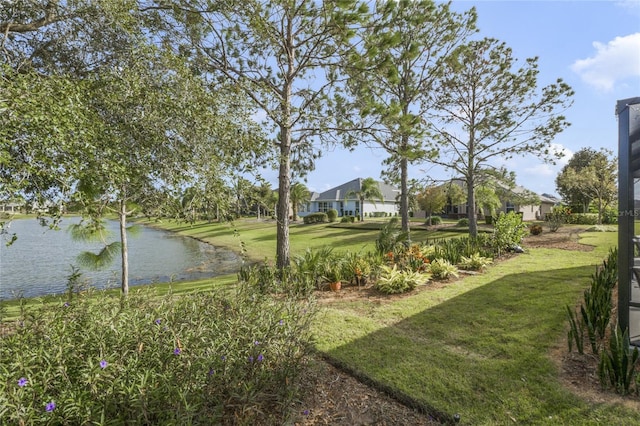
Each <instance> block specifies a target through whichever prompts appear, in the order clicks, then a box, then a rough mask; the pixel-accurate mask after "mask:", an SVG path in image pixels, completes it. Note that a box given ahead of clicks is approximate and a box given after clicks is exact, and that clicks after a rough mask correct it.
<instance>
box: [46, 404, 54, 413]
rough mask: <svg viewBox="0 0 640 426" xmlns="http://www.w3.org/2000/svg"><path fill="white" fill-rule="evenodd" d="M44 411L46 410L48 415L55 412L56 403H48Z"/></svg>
mask: <svg viewBox="0 0 640 426" xmlns="http://www.w3.org/2000/svg"><path fill="white" fill-rule="evenodd" d="M44 409H45V410H46V411H47V412H48V413H50V412H51V411H53V410H55V409H56V403H55V402H53V401H51V402H48V403H47V405H46V406H45V407H44Z"/></svg>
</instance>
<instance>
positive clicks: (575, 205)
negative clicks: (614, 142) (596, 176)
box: [556, 147, 607, 213]
mask: <svg viewBox="0 0 640 426" xmlns="http://www.w3.org/2000/svg"><path fill="white" fill-rule="evenodd" d="M601 155H604V156H605V157H606V156H607V154H606V153H603V152H598V151H596V150H595V149H593V148H589V147H586V148H581V149H580V150H579V151H577V152H576V153H575V154H573V156H572V157H571V158H570V159H569V161H568V162H567V164H565V165H564V166H563V167H562V170H561V171H560V173H559V174H558V176H556V189H557V190H558V194H560V196H561V197H562V199H563V200H564V202H565V203H567V204H568V205H569V206H570V207H571V210H572V211H574V212H582V213H587V212H588V211H589V204H591V200H592V199H591V198H590V197H589V196H588V194H586V193H584V192H583V191H580V190H579V189H578V188H577V187H575V186H572V187H568V186H567V185H566V183H567V182H566V181H565V179H564V175H565V173H566V172H567V170H568V169H573V171H574V172H576V173H580V172H581V171H582V169H584V168H587V167H589V166H590V165H591V164H593V162H594V161H595V160H596V159H597V158H598V157H599V156H601Z"/></svg>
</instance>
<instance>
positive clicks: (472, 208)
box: [467, 176, 478, 238]
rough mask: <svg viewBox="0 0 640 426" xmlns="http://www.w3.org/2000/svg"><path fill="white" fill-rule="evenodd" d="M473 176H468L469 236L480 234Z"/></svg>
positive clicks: (473, 236)
mask: <svg viewBox="0 0 640 426" xmlns="http://www.w3.org/2000/svg"><path fill="white" fill-rule="evenodd" d="M473 185H474V179H473V176H467V217H468V218H469V236H470V237H471V238H476V237H477V236H478V221H477V219H476V192H475V190H474V188H473Z"/></svg>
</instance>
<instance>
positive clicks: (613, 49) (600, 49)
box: [571, 33, 640, 92]
mask: <svg viewBox="0 0 640 426" xmlns="http://www.w3.org/2000/svg"><path fill="white" fill-rule="evenodd" d="M593 47H594V48H595V49H596V53H595V54H594V55H593V56H592V57H589V58H586V59H578V60H577V61H575V62H574V63H573V65H571V69H572V70H573V71H574V72H575V73H576V74H578V75H579V76H580V77H581V78H582V80H583V81H584V82H585V83H587V84H589V85H591V86H593V87H595V88H596V89H598V90H601V91H603V92H609V91H611V90H613V88H614V86H615V84H616V83H617V82H620V81H621V80H624V79H626V78H629V77H640V33H635V34H630V35H627V36H623V37H616V38H615V39H613V40H611V41H610V42H609V43H607V44H603V43H600V42H597V41H596V42H594V43H593Z"/></svg>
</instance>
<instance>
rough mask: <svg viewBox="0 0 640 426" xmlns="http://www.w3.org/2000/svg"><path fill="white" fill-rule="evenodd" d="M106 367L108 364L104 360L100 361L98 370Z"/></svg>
mask: <svg viewBox="0 0 640 426" xmlns="http://www.w3.org/2000/svg"><path fill="white" fill-rule="evenodd" d="M107 365H109V363H108V362H107V361H106V360H104V359H103V360H102V361H100V368H103V369H104V368H107Z"/></svg>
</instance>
